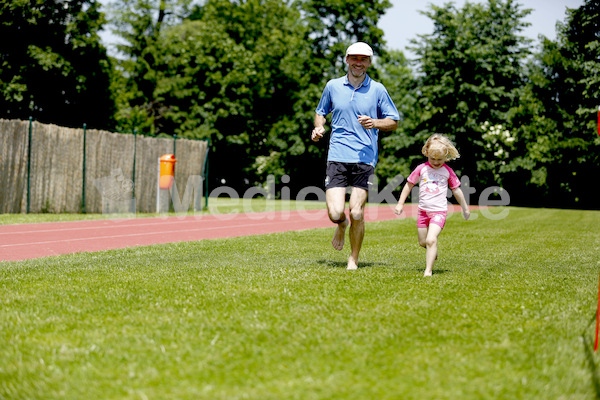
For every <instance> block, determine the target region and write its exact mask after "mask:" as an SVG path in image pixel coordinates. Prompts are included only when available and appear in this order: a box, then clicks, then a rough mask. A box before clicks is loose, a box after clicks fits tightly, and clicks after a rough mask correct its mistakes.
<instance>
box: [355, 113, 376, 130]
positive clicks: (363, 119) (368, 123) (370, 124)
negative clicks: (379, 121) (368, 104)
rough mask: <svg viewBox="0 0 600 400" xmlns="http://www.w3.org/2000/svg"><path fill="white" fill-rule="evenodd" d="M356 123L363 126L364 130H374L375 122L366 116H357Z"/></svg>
mask: <svg viewBox="0 0 600 400" xmlns="http://www.w3.org/2000/svg"><path fill="white" fill-rule="evenodd" d="M358 123H359V124H361V125H362V126H363V128H365V129H373V128H375V120H373V118H371V117H369V116H368V115H359V116H358Z"/></svg>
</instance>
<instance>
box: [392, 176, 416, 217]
mask: <svg viewBox="0 0 600 400" xmlns="http://www.w3.org/2000/svg"><path fill="white" fill-rule="evenodd" d="M414 186H415V185H413V184H412V183H410V182H406V185H404V188H403V189H402V193H400V200H398V204H397V205H396V208H394V213H395V214H396V215H400V214H402V211H404V202H405V201H406V199H407V198H408V195H409V194H410V191H411V190H412V188H413V187H414Z"/></svg>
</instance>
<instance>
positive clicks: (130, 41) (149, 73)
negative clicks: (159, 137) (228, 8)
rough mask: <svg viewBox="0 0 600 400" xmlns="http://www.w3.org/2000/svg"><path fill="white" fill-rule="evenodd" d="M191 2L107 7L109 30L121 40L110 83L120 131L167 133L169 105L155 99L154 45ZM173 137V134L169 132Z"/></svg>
mask: <svg viewBox="0 0 600 400" xmlns="http://www.w3.org/2000/svg"><path fill="white" fill-rule="evenodd" d="M191 2H192V0H115V1H111V2H110V3H109V4H108V10H109V14H110V16H111V25H112V31H113V33H114V34H115V35H117V36H119V37H120V38H121V39H123V42H122V43H120V44H118V45H117V46H116V47H117V50H118V51H119V53H120V56H121V57H119V58H118V59H116V60H115V63H116V64H117V66H116V68H115V71H114V73H115V75H114V79H113V82H112V87H113V89H114V90H115V91H116V92H117V93H119V95H118V97H117V107H118V110H117V113H116V120H117V123H118V127H119V129H121V130H128V131H129V130H133V129H137V130H139V131H145V132H148V133H151V134H159V133H164V132H166V131H167V130H166V127H164V126H163V124H164V113H165V112H166V110H167V109H168V106H167V105H165V104H163V103H161V102H160V101H158V100H157V99H156V98H155V97H154V92H155V90H156V87H157V69H156V62H157V58H159V57H160V56H161V54H160V51H161V50H160V48H159V47H157V46H156V43H157V41H158V40H159V38H160V35H161V32H162V31H163V30H165V29H168V28H169V27H171V26H177V25H179V24H181V22H182V21H183V20H184V19H185V18H187V17H188V16H189V14H190V12H191V10H190V4H191ZM168 133H169V134H173V133H172V132H168Z"/></svg>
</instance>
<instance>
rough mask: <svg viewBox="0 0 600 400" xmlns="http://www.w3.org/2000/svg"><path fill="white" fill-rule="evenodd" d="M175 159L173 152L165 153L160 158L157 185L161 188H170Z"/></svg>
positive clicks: (173, 176) (173, 175) (173, 174)
mask: <svg viewBox="0 0 600 400" xmlns="http://www.w3.org/2000/svg"><path fill="white" fill-rule="evenodd" d="M176 162H177V160H176V159H175V155H174V154H165V155H164V156H162V157H161V158H160V177H159V180H158V187H159V188H161V189H171V187H172V186H173V180H174V179H175V163H176Z"/></svg>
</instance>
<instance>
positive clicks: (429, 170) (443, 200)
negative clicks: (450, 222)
mask: <svg viewBox="0 0 600 400" xmlns="http://www.w3.org/2000/svg"><path fill="white" fill-rule="evenodd" d="M407 181H408V182H410V183H411V184H413V185H416V184H419V209H421V210H423V211H448V198H447V197H446V193H447V192H448V187H450V189H452V190H453V189H456V188H458V187H459V186H460V181H459V180H458V177H457V176H456V174H455V173H454V170H453V169H452V168H450V167H449V166H447V165H446V164H444V165H442V166H441V167H440V168H438V169H435V168H433V167H432V166H431V164H429V161H427V162H425V163H423V164H421V165H419V166H418V167H417V168H415V170H414V171H413V172H412V173H411V174H410V175H409V177H408V179H407Z"/></svg>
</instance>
